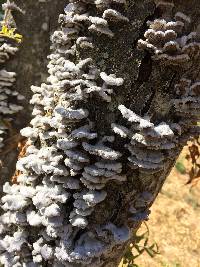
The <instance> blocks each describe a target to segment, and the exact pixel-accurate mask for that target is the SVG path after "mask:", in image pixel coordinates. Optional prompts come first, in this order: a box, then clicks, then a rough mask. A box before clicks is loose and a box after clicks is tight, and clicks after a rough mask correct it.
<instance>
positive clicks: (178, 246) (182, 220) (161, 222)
mask: <svg viewBox="0 0 200 267" xmlns="http://www.w3.org/2000/svg"><path fill="white" fill-rule="evenodd" d="M184 155H185V150H184V152H183V153H182V155H181V156H180V158H179V161H182V162H183V163H184V165H185V164H186V162H184ZM187 180H188V176H187V175H186V174H185V175H182V174H180V173H179V172H178V171H177V170H176V168H174V169H173V170H172V172H171V174H170V176H169V177H168V178H167V181H166V183H165V185H164V187H163V189H162V192H161V193H160V194H159V196H158V198H157V200H156V202H155V203H154V205H153V207H152V213H151V215H150V219H149V222H148V226H149V229H150V243H151V242H152V243H153V242H156V243H157V244H158V246H159V251H160V254H159V255H156V256H155V257H154V258H151V257H150V256H149V255H148V254H143V255H142V256H140V257H139V258H138V259H137V260H136V264H138V265H139V266H140V267H200V182H199V183H197V184H196V186H195V187H191V186H190V185H185V183H186V182H187ZM144 230H145V228H143V229H140V231H141V232H144Z"/></svg>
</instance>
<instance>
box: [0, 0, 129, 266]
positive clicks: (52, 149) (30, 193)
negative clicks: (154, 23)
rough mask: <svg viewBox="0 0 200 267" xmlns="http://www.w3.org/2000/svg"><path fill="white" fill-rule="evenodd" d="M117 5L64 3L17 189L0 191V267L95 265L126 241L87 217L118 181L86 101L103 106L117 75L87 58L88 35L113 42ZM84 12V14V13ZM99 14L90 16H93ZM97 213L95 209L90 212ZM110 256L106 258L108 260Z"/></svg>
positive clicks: (106, 140) (106, 139)
mask: <svg viewBox="0 0 200 267" xmlns="http://www.w3.org/2000/svg"><path fill="white" fill-rule="evenodd" d="M112 2H113V3H114V5H113V6H116V7H117V6H118V5H119V6H123V5H124V4H125V1H122V0H109V1H108V0H95V1H93V0H88V1H86V0H84V1H83V0H82V1H77V0H76V1H75V0H74V1H70V3H69V4H68V5H67V6H66V8H65V14H64V15H60V17H59V22H60V24H61V30H58V31H55V32H54V34H53V35H52V53H51V55H50V56H49V59H50V62H49V64H48V71H49V74H50V75H49V77H48V79H47V83H43V84H42V85H41V86H40V87H37V86H32V91H33V97H32V100H31V103H32V104H33V105H34V109H33V116H34V118H33V119H32V121H31V127H27V128H24V129H23V130H22V131H21V133H22V135H23V136H25V137H27V138H28V142H27V151H26V155H25V156H24V157H23V158H21V159H19V161H18V163H17V170H18V171H19V173H20V174H19V176H18V178H17V182H18V183H17V184H15V185H11V186H10V185H9V184H8V183H7V184H5V185H4V193H5V195H4V196H3V198H2V200H1V202H2V208H3V210H4V213H3V214H2V216H1V217H0V221H1V224H0V236H1V238H0V262H1V263H2V264H3V265H4V266H5V267H11V266H12V267H18V266H27V267H36V266H38V267H39V266H47V265H48V266H54V267H62V266H68V267H69V266H71V267H75V266H80V267H81V266H83V267H84V266H99V267H100V266H102V264H103V263H102V261H101V258H102V257H104V256H105V255H106V254H107V253H111V251H112V250H113V249H114V248H115V246H118V245H119V244H121V243H124V242H126V241H128V240H129V238H130V229H129V228H128V227H127V226H126V225H115V224H113V223H112V222H109V221H108V222H107V223H106V224H103V225H102V224H92V222H91V221H92V220H89V216H90V215H91V216H92V213H93V211H94V209H95V206H96V205H98V204H99V203H101V202H103V201H104V200H105V199H106V198H107V197H108V196H107V192H106V185H107V183H108V182H109V181H112V183H122V182H124V181H126V176H125V175H124V174H123V172H122V164H121V163H120V157H121V156H122V155H121V153H119V152H118V151H116V150H114V149H113V148H112V147H113V145H112V143H113V142H114V140H115V139H114V136H99V134H98V133H97V132H95V123H94V122H92V121H91V120H90V110H89V109H88V108H87V101H88V99H89V98H93V99H94V100H93V101H95V98H100V99H102V101H103V103H106V102H110V101H111V95H112V92H113V90H118V87H119V86H121V85H122V84H123V79H122V78H121V77H116V75H114V74H112V73H109V74H108V73H106V72H105V70H104V71H101V69H99V67H97V64H96V63H95V60H94V59H93V58H92V57H88V55H90V54H92V53H90V51H91V50H92V49H94V45H93V38H94V33H95V36H96V34H100V35H104V36H106V37H108V38H112V37H113V36H114V32H113V31H112V30H111V29H110V28H109V23H110V21H112V22H114V23H116V24H117V23H118V22H119V21H120V25H123V23H126V22H127V21H128V19H127V18H126V17H125V16H123V15H122V14H121V13H119V11H117V10H114V9H112V8H110V7H111V6H110V4H111V3H112ZM91 7H92V8H91ZM90 9H91V10H92V11H94V10H95V9H96V11H98V12H97V13H98V14H102V15H101V16H100V15H98V17H95V16H94V12H91V14H90V11H89V10H90ZM96 208H97V207H96ZM110 255H111V254H110Z"/></svg>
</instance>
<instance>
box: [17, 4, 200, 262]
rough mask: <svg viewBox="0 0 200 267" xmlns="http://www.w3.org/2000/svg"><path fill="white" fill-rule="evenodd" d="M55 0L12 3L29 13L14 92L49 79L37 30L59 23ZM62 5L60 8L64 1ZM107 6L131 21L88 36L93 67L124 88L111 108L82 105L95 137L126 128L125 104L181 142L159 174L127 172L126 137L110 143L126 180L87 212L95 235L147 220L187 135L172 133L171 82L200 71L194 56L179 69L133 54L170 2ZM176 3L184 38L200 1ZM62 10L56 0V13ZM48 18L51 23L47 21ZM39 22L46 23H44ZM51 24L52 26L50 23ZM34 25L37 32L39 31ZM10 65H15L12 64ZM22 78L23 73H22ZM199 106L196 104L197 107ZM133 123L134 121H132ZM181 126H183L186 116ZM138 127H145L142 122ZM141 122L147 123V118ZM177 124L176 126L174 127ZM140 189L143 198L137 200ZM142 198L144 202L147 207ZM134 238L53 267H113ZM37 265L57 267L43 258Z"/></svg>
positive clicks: (95, 101)
mask: <svg viewBox="0 0 200 267" xmlns="http://www.w3.org/2000/svg"><path fill="white" fill-rule="evenodd" d="M57 2H58V1H53V2H49V3H45V4H44V5H46V10H45V9H41V8H39V7H38V3H37V2H35V1H34V3H33V1H28V0H26V1H23V4H22V1H16V3H17V4H18V5H19V6H20V7H22V9H25V10H27V12H30V17H29V16H28V17H29V18H28V19H27V23H25V24H24V23H23V21H22V20H23V17H22V16H20V15H18V16H16V22H17V24H18V25H19V26H20V25H21V26H20V27H21V28H19V31H20V32H21V33H22V34H23V35H24V37H25V42H24V48H23V50H21V52H20V54H19V58H20V62H18V66H19V68H18V73H19V75H20V77H19V82H18V83H19V84H18V88H22V85H23V84H25V87H26V89H25V90H29V89H28V87H29V85H30V84H35V85H36V84H39V83H40V82H41V80H43V79H44V77H45V76H46V75H45V74H46V69H45V64H44V61H45V62H46V60H44V54H45V56H46V51H47V47H48V45H49V43H48V42H47V44H48V45H47V44H46V43H45V42H44V39H43V38H44V35H45V36H46V37H45V40H47V39H48V34H47V33H46V32H44V31H43V30H41V28H42V25H43V28H46V26H44V25H46V24H44V23H45V22H48V23H47V24H48V25H55V21H56V20H57V19H56V17H55V13H54V10H53V9H52V6H53V5H54V4H55V6H57ZM62 2H63V3H64V2H65V1H62ZM72 2H74V1H72ZM89 2H90V1H89ZM103 2H104V1H103ZM108 2H109V1H108ZM111 2H114V3H113V4H112V6H111V7H112V8H113V9H115V8H116V9H117V10H118V11H119V12H121V13H122V14H123V15H125V16H126V17H127V18H128V19H129V22H128V23H126V24H125V25H121V24H120V25H117V26H116V24H115V23H113V24H112V22H111V28H112V31H113V32H114V37H113V38H108V37H106V36H104V35H96V36H95V38H94V39H93V44H94V50H93V52H92V56H93V59H94V58H95V63H96V64H97V65H98V66H99V68H101V71H105V72H106V73H109V74H112V73H114V74H116V77H122V78H123V80H124V83H123V85H121V86H120V87H117V88H115V90H114V93H113V95H112V101H111V102H109V103H106V102H105V103H103V104H102V100H101V99H99V98H98V97H97V98H88V102H87V104H86V107H85V108H87V109H88V110H89V119H90V120H91V121H93V122H94V124H95V126H94V130H95V132H97V133H98V136H100V137H104V136H110V135H113V131H112V129H111V124H112V123H118V124H122V125H124V126H126V127H127V128H128V127H131V126H130V124H129V123H127V122H126V120H124V118H123V117H122V114H121V113H120V112H119V110H118V106H119V105H122V104H123V105H124V106H125V107H126V108H128V109H130V110H132V111H133V112H134V113H135V114H137V115H139V116H141V118H140V120H141V119H142V118H143V117H144V116H147V115H148V116H149V118H150V121H151V123H154V124H155V125H159V123H162V122H165V123H167V124H169V125H172V124H173V126H171V127H172V128H173V127H174V128H173V130H174V132H175V133H176V135H177V136H179V137H180V138H179V137H177V139H176V142H177V143H176V147H175V150H173V153H171V154H167V153H166V152H165V151H164V152H163V151H162V153H163V154H162V156H163V155H164V156H165V160H164V166H163V167H162V168H161V169H160V170H159V171H157V172H154V171H152V172H148V171H147V172H145V171H144V170H141V169H145V168H146V167H144V166H143V167H141V166H140V164H139V163H138V166H136V165H137V164H136V163H135V164H132V165H134V168H133V166H132V167H130V165H129V164H128V160H127V158H128V157H129V156H130V155H129V154H130V153H129V150H128V149H127V148H126V146H125V144H126V143H127V139H123V138H121V137H120V136H119V135H116V136H115V142H113V143H112V144H109V146H112V148H113V149H115V150H117V151H119V152H120V153H121V154H122V155H123V156H122V158H121V159H120V162H121V163H122V164H123V171H122V173H123V174H125V175H126V178H127V180H126V182H123V183H122V184H119V183H115V182H112V180H111V182H108V183H107V184H106V186H105V188H104V190H105V191H106V193H107V198H105V199H104V201H102V202H101V203H99V204H98V205H97V206H96V207H95V209H94V210H93V212H92V214H91V215H90V216H89V217H88V225H89V226H90V227H91V229H89V230H91V231H93V230H94V229H96V228H95V227H96V226H99V225H101V226H102V225H106V224H108V222H109V223H112V224H113V225H115V226H118V227H120V226H125V225H126V226H127V225H128V227H129V228H130V229H132V230H133V231H136V230H137V229H138V227H139V226H140V224H141V221H142V220H143V219H145V214H146V213H145V212H147V209H148V208H149V207H150V206H151V205H152V203H153V201H154V199H155V198H156V196H157V194H158V193H159V191H160V190H161V188H162V185H163V183H164V181H165V179H166V177H167V176H168V174H169V172H170V170H171V168H172V167H173V165H174V163H175V161H176V158H177V156H178V154H179V153H180V151H181V149H182V147H183V145H184V144H185V141H186V140H187V139H188V138H189V135H187V133H184V135H183V136H181V134H180V131H182V132H184V129H178V128H177V124H178V123H179V117H178V116H177V114H176V112H175V108H174V107H173V106H172V104H171V103H172V102H171V101H172V100H173V99H174V98H175V97H176V92H175V85H176V84H179V82H180V79H181V78H183V77H184V78H187V79H190V80H192V82H196V81H198V80H199V71H200V66H199V64H198V60H197V59H192V61H190V62H189V63H188V65H187V66H186V67H184V68H183V65H184V64H185V63H183V62H182V61H180V62H181V63H180V62H179V63H177V62H175V63H176V64H175V63H174V61H173V60H174V59H173V60H172V59H169V58H168V57H167V58H165V62H164V63H163V64H160V63H159V62H158V61H157V60H153V59H152V57H153V56H152V53H151V52H152V51H151V52H149V51H143V50H142V51H141V50H138V49H137V46H138V40H139V39H143V40H144V39H145V38H144V34H145V32H146V31H147V29H148V28H149V27H148V25H147V21H153V20H154V19H156V18H161V17H162V14H161V13H162V12H161V11H163V9H162V8H161V10H160V9H159V8H156V4H155V2H156V3H157V4H158V3H159V2H160V3H161V2H169V3H172V1H155V2H154V1H152V0H142V1H141V0H135V1H131V0H127V1H125V2H126V4H125V6H124V5H123V6H121V5H120V6H119V5H118V4H119V2H120V3H121V2H124V1H111ZM173 2H174V8H173V11H172V12H173V14H175V13H177V12H182V13H185V14H187V16H189V17H190V18H191V23H189V22H188V26H187V30H185V32H184V31H183V34H182V35H184V34H185V35H188V34H189V33H190V32H193V31H197V32H198V30H199V29H198V25H199V23H200V16H199V15H200V2H199V1H198V0H191V1H188V0H174V1H173ZM63 3H62V4H61V6H62V5H63ZM41 5H42V4H41ZM161 5H162V4H161ZM61 6H60V1H59V8H60V7H61ZM38 8H39V10H40V12H42V15H41V13H39V12H38ZM164 8H165V7H164ZM91 10H92V11H91V12H93V11H94V10H93V7H91ZM43 12H45V15H43ZM56 12H57V10H56ZM57 13H59V12H57ZM61 13H62V12H61ZM27 14H29V13H27ZM49 14H51V15H49ZM26 16H27V15H26ZM177 16H178V15H177ZM45 17H46V20H45ZM49 17H51V18H52V19H53V20H51V19H49ZM181 18H182V19H183V20H188V18H187V17H184V16H182V15H181ZM41 19H42V20H43V21H41ZM33 21H35V23H34V22H33ZM52 21H53V24H51V23H52ZM22 25H23V26H22ZM30 25H34V26H32V30H33V32H31V31H30ZM37 28H39V29H40V30H39V33H38V30H37ZM46 38H47V39H46ZM192 38H193V37H192ZM30 40H31V42H30ZM196 42H197V41H196ZM30 43H31V44H32V45H33V44H35V45H33V46H31V47H34V49H35V50H34V51H33V53H31V54H30V51H28V50H29V48H28V46H29V44H30ZM145 45H146V44H145ZM151 48H152V47H151ZM147 50H148V49H147ZM197 50H198V49H197ZM38 55H39V56H38ZM173 56H174V54H173ZM77 57H78V56H77ZM170 60H171V61H173V63H172V64H169V61H170ZM13 66H14V68H15V67H16V64H15V65H13ZM174 66H175V67H174ZM38 69H39V71H38ZM27 73H28V76H26V75H27ZM188 86H189V85H188ZM25 87H24V86H23V88H22V89H21V92H22V93H23V90H24V88H25ZM26 94H27V95H28V97H30V92H29V91H26ZM197 103H198V104H199V102H197ZM28 108H29V107H28ZM122 113H123V112H122ZM124 117H125V118H126V117H127V116H126V115H125V116H124ZM135 120H136V121H137V119H135ZM186 121H187V122H188V119H187V120H186ZM26 122H27V120H26ZM140 123H142V122H141V121H140ZM144 123H146V121H145V122H144ZM175 123H177V124H176V126H175ZM181 123H182V127H188V126H185V125H187V123H186V124H184V122H183V121H181ZM70 127H71V126H70ZM137 127H139V126H137ZM137 127H136V128H137ZM141 127H142V126H141ZM143 127H145V126H143ZM133 128H134V127H133ZM133 128H132V129H133ZM129 130H130V129H129ZM137 130H138V128H137ZM187 130H188V131H189V128H187ZM69 131H70V130H69ZM178 132H179V134H178ZM183 137H184V138H183ZM138 153H139V152H138ZM144 157H145V156H144ZM147 157H148V156H147ZM149 157H151V156H149ZM91 161H96V158H95V157H92V156H91ZM148 168H149V167H147V169H148ZM153 169H154V168H153ZM144 192H146V193H147V194H146V195H143V196H141V195H142V194H143V193H144ZM148 194H149V195H151V197H150V198H149V199H148V200H147V199H146V207H144V206H143V208H144V209H143V210H142V211H141V212H139V213H140V214H138V216H139V217H140V216H141V219H140V218H138V217H137V216H136V217H137V218H136V217H134V216H133V217H134V218H133V219H132V220H131V219H130V218H129V217H130V212H129V211H130V205H131V203H135V202H134V201H137V200H136V197H138V195H139V196H140V197H139V199H140V200H141V199H142V198H144V199H145V197H147V195H148ZM149 195H148V196H149ZM144 199H143V201H144V202H145V200H144ZM72 202H73V200H72V199H70V200H69V203H68V207H69V206H70V205H71V206H72V205H73V203H72ZM143 204H144V203H143ZM133 205H134V204H133ZM133 214H134V212H133ZM107 230H108V229H107ZM84 231H85V230H80V231H79V232H78V234H77V235H76V240H75V241H74V242H76V241H77V240H78V239H79V238H80V236H81V235H83V233H84ZM132 241H133V242H134V240H132V238H131V237H129V238H128V239H127V240H126V241H124V242H121V243H120V244H117V245H115V246H113V247H112V249H111V251H107V252H105V253H102V254H101V255H98V256H94V259H93V258H92V262H91V263H85V264H84V263H82V262H81V263H77V262H76V261H74V263H71V264H69V265H55V266H70V267H77V266H101V267H116V266H118V264H119V261H120V259H121V257H122V255H123V253H124V249H125V247H126V246H127V245H128V244H129V243H130V242H132ZM50 245H51V244H50ZM91 257H92V256H91ZM46 264H47V265H46ZM63 264H64V263H63ZM42 266H54V265H51V263H46V262H44V261H43V262H42Z"/></svg>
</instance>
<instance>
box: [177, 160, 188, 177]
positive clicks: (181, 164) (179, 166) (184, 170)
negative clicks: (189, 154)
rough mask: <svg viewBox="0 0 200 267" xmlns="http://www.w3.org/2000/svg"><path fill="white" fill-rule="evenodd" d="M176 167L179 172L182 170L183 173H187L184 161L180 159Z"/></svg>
mask: <svg viewBox="0 0 200 267" xmlns="http://www.w3.org/2000/svg"><path fill="white" fill-rule="evenodd" d="M175 167H176V169H177V171H178V172H180V173H181V174H185V173H186V168H185V166H184V165H183V163H182V162H180V161H178V162H177V163H176V165H175Z"/></svg>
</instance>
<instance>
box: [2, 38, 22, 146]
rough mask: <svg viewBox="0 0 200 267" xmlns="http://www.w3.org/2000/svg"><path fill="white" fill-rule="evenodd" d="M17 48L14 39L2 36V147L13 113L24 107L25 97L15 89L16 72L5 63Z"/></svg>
mask: <svg viewBox="0 0 200 267" xmlns="http://www.w3.org/2000/svg"><path fill="white" fill-rule="evenodd" d="M17 50H18V48H17V46H16V44H15V42H14V41H12V40H10V39H9V38H6V37H0V149H1V148H2V147H3V146H4V144H3V140H4V138H5V136H6V134H7V130H8V124H9V122H10V121H11V120H12V117H13V116H12V115H13V114H16V113H17V112H19V111H20V110H22V108H23V107H22V106H21V105H20V101H21V100H23V98H24V97H23V96H22V95H21V94H19V93H18V92H17V91H16V90H14V84H15V81H16V73H15V72H11V71H7V70H6V69H5V63H7V61H9V59H10V58H11V57H13V56H14V55H15V54H16V52H17ZM17 103H18V104H17Z"/></svg>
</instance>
